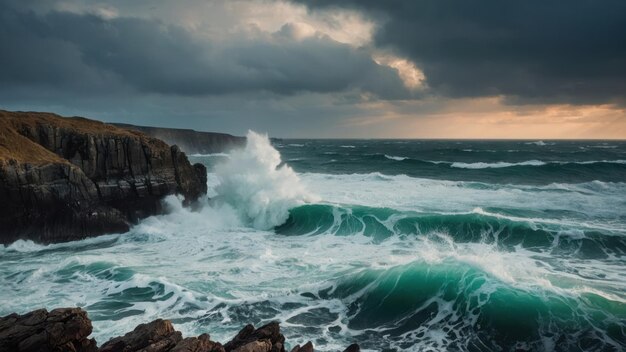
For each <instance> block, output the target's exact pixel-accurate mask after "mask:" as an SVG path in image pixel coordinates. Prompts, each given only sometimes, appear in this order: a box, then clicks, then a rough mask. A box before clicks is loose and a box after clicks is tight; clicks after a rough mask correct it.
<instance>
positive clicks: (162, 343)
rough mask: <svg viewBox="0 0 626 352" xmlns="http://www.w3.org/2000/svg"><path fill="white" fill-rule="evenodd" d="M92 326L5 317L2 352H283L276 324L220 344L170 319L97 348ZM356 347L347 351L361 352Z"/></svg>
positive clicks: (45, 317)
mask: <svg viewBox="0 0 626 352" xmlns="http://www.w3.org/2000/svg"><path fill="white" fill-rule="evenodd" d="M91 332H92V325H91V321H90V320H89V317H88V316H87V312H85V311H84V310H83V309H81V308H59V309H54V310H52V311H50V312H48V311H47V310H45V309H39V310H35V311H32V312H29V313H26V314H24V315H18V314H15V313H13V314H10V315H7V316H5V317H2V318H0V352H48V351H50V352H61V351H71V352H135V351H136V352H140V351H141V352H284V351H286V350H285V346H286V343H285V336H283V334H282V333H281V332H280V325H279V324H278V323H277V322H271V323H269V324H266V325H263V326H262V327H260V328H258V329H255V328H254V326H252V325H246V326H245V327H244V328H243V329H241V331H239V333H238V334H237V335H235V337H233V338H232V339H231V340H230V341H228V342H226V343H224V344H221V343H219V342H215V341H212V340H211V337H210V335H209V334H202V335H200V336H197V337H187V338H183V337H182V334H181V333H180V332H179V331H176V329H175V328H174V326H173V325H172V323H171V322H170V321H169V320H163V319H157V320H155V321H152V322H150V323H146V324H140V325H138V326H137V327H136V328H135V329H134V330H133V331H131V332H129V333H127V334H125V335H124V336H118V337H115V338H112V339H111V340H109V341H107V342H105V343H104V344H102V345H101V346H100V347H98V345H97V342H96V340H95V339H93V338H90V337H89V335H91ZM314 350H315V349H314V347H313V344H312V343H311V342H310V341H309V342H307V343H305V344H304V345H302V346H300V345H296V346H295V347H293V348H292V349H291V350H290V351H291V352H312V351H314ZM358 351H360V348H359V346H358V345H357V344H352V345H350V346H348V347H347V348H346V349H345V350H344V352H358Z"/></svg>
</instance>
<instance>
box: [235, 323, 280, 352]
mask: <svg viewBox="0 0 626 352" xmlns="http://www.w3.org/2000/svg"><path fill="white" fill-rule="evenodd" d="M261 340H267V341H269V343H270V344H269V349H268V351H270V350H272V348H273V347H276V348H277V349H276V351H277V352H283V351H285V348H284V347H283V346H284V345H285V336H283V334H281V333H280V326H279V325H278V323H277V322H271V323H269V324H266V325H263V326H262V327H260V328H258V329H256V330H255V329H254V326H252V325H250V324H248V325H246V326H245V327H244V328H243V329H241V331H239V333H238V334H237V335H235V337H234V338H233V339H232V340H231V341H229V342H228V343H226V344H225V345H224V349H225V350H226V352H230V351H235V350H237V349H238V348H240V347H242V346H244V345H247V344H250V343H251V342H254V341H261ZM255 346H257V348H262V346H261V345H255ZM263 346H265V345H264V344H263Z"/></svg>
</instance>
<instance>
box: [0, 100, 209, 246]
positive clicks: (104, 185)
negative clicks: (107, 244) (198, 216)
mask: <svg viewBox="0 0 626 352" xmlns="http://www.w3.org/2000/svg"><path fill="white" fill-rule="evenodd" d="M174 193H178V194H181V195H182V196H184V197H185V200H186V202H187V203H190V202H193V201H195V200H196V199H198V197H200V196H201V195H202V194H204V193H206V169H205V168H204V166H203V165H201V164H196V165H191V164H190V163H189V161H188V160H187V157H186V156H185V154H184V153H183V152H181V150H180V149H179V148H178V147H177V146H169V145H168V144H166V143H165V142H163V141H161V140H158V139H156V138H152V137H149V136H146V135H144V134H142V133H140V132H137V131H129V130H126V129H122V128H118V127H115V126H111V125H108V124H104V123H102V122H99V121H94V120H89V119H85V118H78V117H75V118H63V117H61V116H58V115H54V114H48V113H32V112H8V111H2V110H0V243H5V244H6V243H10V242H13V241H15V240H16V239H20V238H23V239H32V240H35V241H38V242H43V243H49V242H60V241H68V240H75V239H80V238H84V237H88V236H96V235H100V234H104V233H111V232H124V231H127V230H128V228H129V226H130V224H132V223H133V222H136V221H137V220H138V219H140V218H143V217H146V216H149V215H153V214H157V213H159V212H161V211H162V209H161V201H160V200H161V199H162V198H163V197H164V196H166V195H169V194H174Z"/></svg>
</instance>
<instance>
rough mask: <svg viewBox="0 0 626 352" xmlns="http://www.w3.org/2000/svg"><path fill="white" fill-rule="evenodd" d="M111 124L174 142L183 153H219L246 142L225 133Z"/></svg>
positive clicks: (170, 142) (241, 138)
mask: <svg viewBox="0 0 626 352" xmlns="http://www.w3.org/2000/svg"><path fill="white" fill-rule="evenodd" d="M112 125H115V126H118V127H121V128H126V129H129V130H135V131H139V132H143V133H145V134H147V135H148V136H151V137H154V138H158V139H161V140H164V141H165V142H167V143H169V144H176V145H178V146H179V147H180V148H181V149H182V150H184V151H185V153H189V154H209V153H221V152H225V151H228V150H230V149H233V148H238V147H242V146H244V145H245V144H246V138H245V137H237V136H232V135H230V134H226V133H215V132H201V131H195V130H189V129H180V128H162V127H148V126H135V125H129V124H124V123H113V124H112Z"/></svg>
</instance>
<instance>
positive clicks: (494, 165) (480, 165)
mask: <svg viewBox="0 0 626 352" xmlns="http://www.w3.org/2000/svg"><path fill="white" fill-rule="evenodd" d="M431 162H432V163H435V164H442V163H443V164H450V166H451V167H455V168H461V169H499V168H504V167H513V166H544V165H548V164H556V165H568V164H578V165H591V164H600V163H605V164H626V160H587V161H542V160H527V161H521V162H517V163H511V162H505V161H498V162H475V163H463V162H452V163H451V162H447V161H431Z"/></svg>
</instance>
